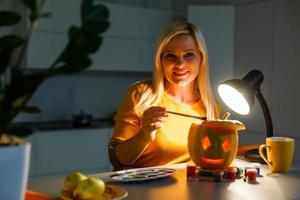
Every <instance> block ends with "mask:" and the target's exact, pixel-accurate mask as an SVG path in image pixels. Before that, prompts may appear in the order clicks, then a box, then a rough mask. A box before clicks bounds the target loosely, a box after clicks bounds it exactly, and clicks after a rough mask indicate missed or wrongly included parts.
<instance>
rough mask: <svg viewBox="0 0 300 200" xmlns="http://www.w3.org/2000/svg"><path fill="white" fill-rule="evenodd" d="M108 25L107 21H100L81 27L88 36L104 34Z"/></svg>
mask: <svg viewBox="0 0 300 200" xmlns="http://www.w3.org/2000/svg"><path fill="white" fill-rule="evenodd" d="M109 25H110V24H109V22H108V21H101V22H98V23H90V22H87V23H85V24H84V25H83V29H84V31H85V32H87V33H88V34H98V33H103V32H105V31H106V30H107V29H108V28H109Z"/></svg>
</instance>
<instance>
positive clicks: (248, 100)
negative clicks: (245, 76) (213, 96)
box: [218, 79, 254, 115]
mask: <svg viewBox="0 0 300 200" xmlns="http://www.w3.org/2000/svg"><path fill="white" fill-rule="evenodd" d="M218 92H219V94H220V97H221V99H222V100H223V101H224V103H225V104H226V105H227V106H228V107H229V108H230V109H232V110H233V111H235V112H237V113H239V114H242V115H247V114H249V112H250V110H251V108H252V106H253V103H254V92H253V90H252V89H251V88H249V85H248V84H247V82H246V81H244V80H239V79H232V80H228V81H225V82H223V83H221V84H220V85H219V87H218Z"/></svg>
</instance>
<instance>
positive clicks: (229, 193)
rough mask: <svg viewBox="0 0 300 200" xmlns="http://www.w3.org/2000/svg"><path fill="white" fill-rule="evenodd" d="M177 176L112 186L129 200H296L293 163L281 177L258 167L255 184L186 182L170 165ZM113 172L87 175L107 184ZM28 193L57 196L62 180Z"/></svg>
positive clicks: (297, 168) (36, 185) (298, 172)
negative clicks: (121, 189) (120, 189)
mask: <svg viewBox="0 0 300 200" xmlns="http://www.w3.org/2000/svg"><path fill="white" fill-rule="evenodd" d="M234 163H235V164H236V166H240V167H243V166H246V165H248V164H249V163H248V162H246V161H243V160H240V159H236V160H235V161H234ZM169 167H173V168H177V169H178V172H177V173H176V174H174V175H172V176H170V177H167V178H163V179H157V180H153V181H148V182H135V183H119V182H114V184H116V185H118V186H120V187H122V188H124V189H126V190H127V191H128V197H127V198H126V199H132V200H139V199H142V200H148V199H149V200H164V199H166V200H169V199H179V200H186V199H192V200H193V199H197V200H198V199H200V200H201V199H205V200H209V199H216V200H217V199H218V200H220V199H221V200H222V199H225V200H227V199H228V200H248V199H249V200H250V199H251V200H260V199H263V200H268V199H270V200H277V199H278V200H285V199H289V200H300V165H299V163H293V167H292V169H291V170H290V172H288V173H285V174H273V173H270V172H268V167H267V166H266V165H263V166H262V167H261V175H262V176H263V177H258V178H257V181H258V182H259V183H258V184H249V183H247V182H244V181H243V180H242V179H238V180H236V181H234V182H229V181H227V180H224V181H223V182H219V183H218V182H211V181H200V182H199V181H197V182H190V181H187V179H186V164H179V165H172V166H169ZM112 173H113V172H105V173H99V174H91V175H90V176H94V177H99V178H102V179H103V180H104V181H107V182H108V181H111V178H109V175H111V174H112ZM28 188H29V189H31V190H34V191H38V192H42V193H45V194H48V195H50V196H53V197H57V196H59V193H60V191H61V190H62V188H63V177H62V178H60V179H48V180H34V181H30V182H29V186H28Z"/></svg>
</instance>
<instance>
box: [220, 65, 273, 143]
mask: <svg viewBox="0 0 300 200" xmlns="http://www.w3.org/2000/svg"><path fill="white" fill-rule="evenodd" d="M263 80H264V76H263V74H262V72H261V71H259V70H252V71H250V72H249V73H248V74H246V76H244V77H243V78H242V79H231V80H227V81H224V82H222V83H221V84H220V85H219V87H218V92H219V95H220V97H221V99H222V100H223V102H224V103H225V104H226V105H227V106H228V107H229V108H230V109H232V110H233V111H235V112H237V113H239V114H243V115H247V114H248V113H249V112H250V110H251V108H252V106H253V104H254V97H255V96H256V98H257V100H258V102H259V104H260V106H261V108H262V110H263V114H264V117H265V121H266V126H267V137H270V136H273V125H272V119H271V115H270V111H269V108H268V106H267V103H266V101H265V99H264V97H263V95H262V93H261V90H260V86H261V83H262V82H263Z"/></svg>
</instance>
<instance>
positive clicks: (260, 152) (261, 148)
mask: <svg viewBox="0 0 300 200" xmlns="http://www.w3.org/2000/svg"><path fill="white" fill-rule="evenodd" d="M265 148H271V147H270V146H268V145H266V144H262V145H260V146H259V155H260V156H261V157H262V159H263V160H264V161H265V162H266V163H267V164H268V165H269V166H272V162H269V161H268V159H267V157H266V156H265V154H264V151H263V150H264V149H265Z"/></svg>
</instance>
